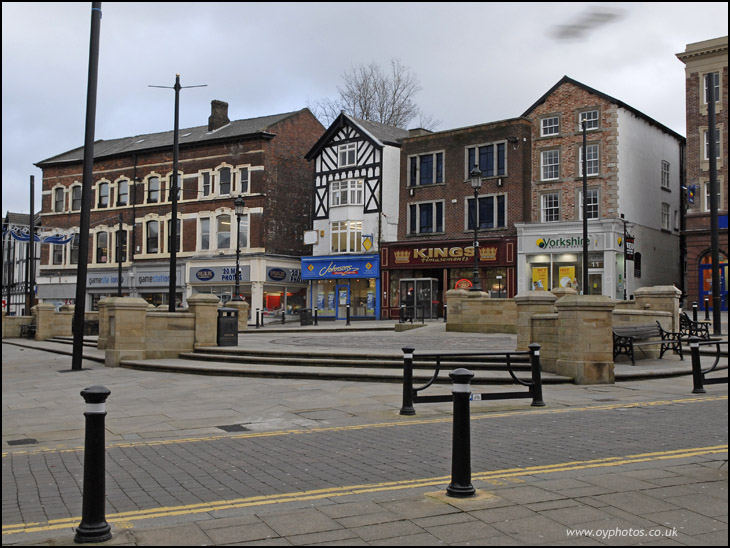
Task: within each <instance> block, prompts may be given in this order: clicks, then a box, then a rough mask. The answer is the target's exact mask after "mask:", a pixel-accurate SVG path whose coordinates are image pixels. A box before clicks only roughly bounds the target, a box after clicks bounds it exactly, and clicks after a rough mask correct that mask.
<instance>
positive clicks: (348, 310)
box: [345, 303, 350, 325]
mask: <svg viewBox="0 0 730 548" xmlns="http://www.w3.org/2000/svg"><path fill="white" fill-rule="evenodd" d="M346 309H347V323H346V324H345V325H350V303H347V306H346Z"/></svg>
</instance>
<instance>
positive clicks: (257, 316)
mask: <svg viewBox="0 0 730 548" xmlns="http://www.w3.org/2000/svg"><path fill="white" fill-rule="evenodd" d="M258 328H259V309H258V308H257V309H256V329H258Z"/></svg>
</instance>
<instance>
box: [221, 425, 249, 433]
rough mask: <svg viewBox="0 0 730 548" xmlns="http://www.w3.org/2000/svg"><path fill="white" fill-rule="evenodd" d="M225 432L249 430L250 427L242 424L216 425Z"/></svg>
mask: <svg viewBox="0 0 730 548" xmlns="http://www.w3.org/2000/svg"><path fill="white" fill-rule="evenodd" d="M216 428H220V429H221V430H223V431H224V432H248V431H249V430H250V429H249V428H246V427H245V426H243V425H242V424H224V425H222V426H216Z"/></svg>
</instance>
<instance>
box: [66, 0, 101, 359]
mask: <svg viewBox="0 0 730 548" xmlns="http://www.w3.org/2000/svg"><path fill="white" fill-rule="evenodd" d="M100 34H101V2H92V3H91V39H90V44H89V81H88V87H87V91H86V135H85V138H84V170H83V177H82V181H81V219H80V223H79V231H80V236H81V237H80V239H79V261H78V265H77V267H76V300H75V302H74V304H75V305H76V306H75V308H74V319H73V337H74V344H73V357H72V361H71V370H72V371H81V361H82V359H83V351H84V312H85V310H86V273H87V263H88V259H89V227H90V224H91V192H92V190H91V185H92V183H93V180H92V178H93V173H94V130H95V127H96V88H97V82H98V76H99V36H100Z"/></svg>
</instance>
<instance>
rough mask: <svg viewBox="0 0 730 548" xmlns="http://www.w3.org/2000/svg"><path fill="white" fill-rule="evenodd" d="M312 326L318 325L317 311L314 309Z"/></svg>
mask: <svg viewBox="0 0 730 548" xmlns="http://www.w3.org/2000/svg"><path fill="white" fill-rule="evenodd" d="M314 325H319V323H318V322H317V309H316V308H315V309H314Z"/></svg>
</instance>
